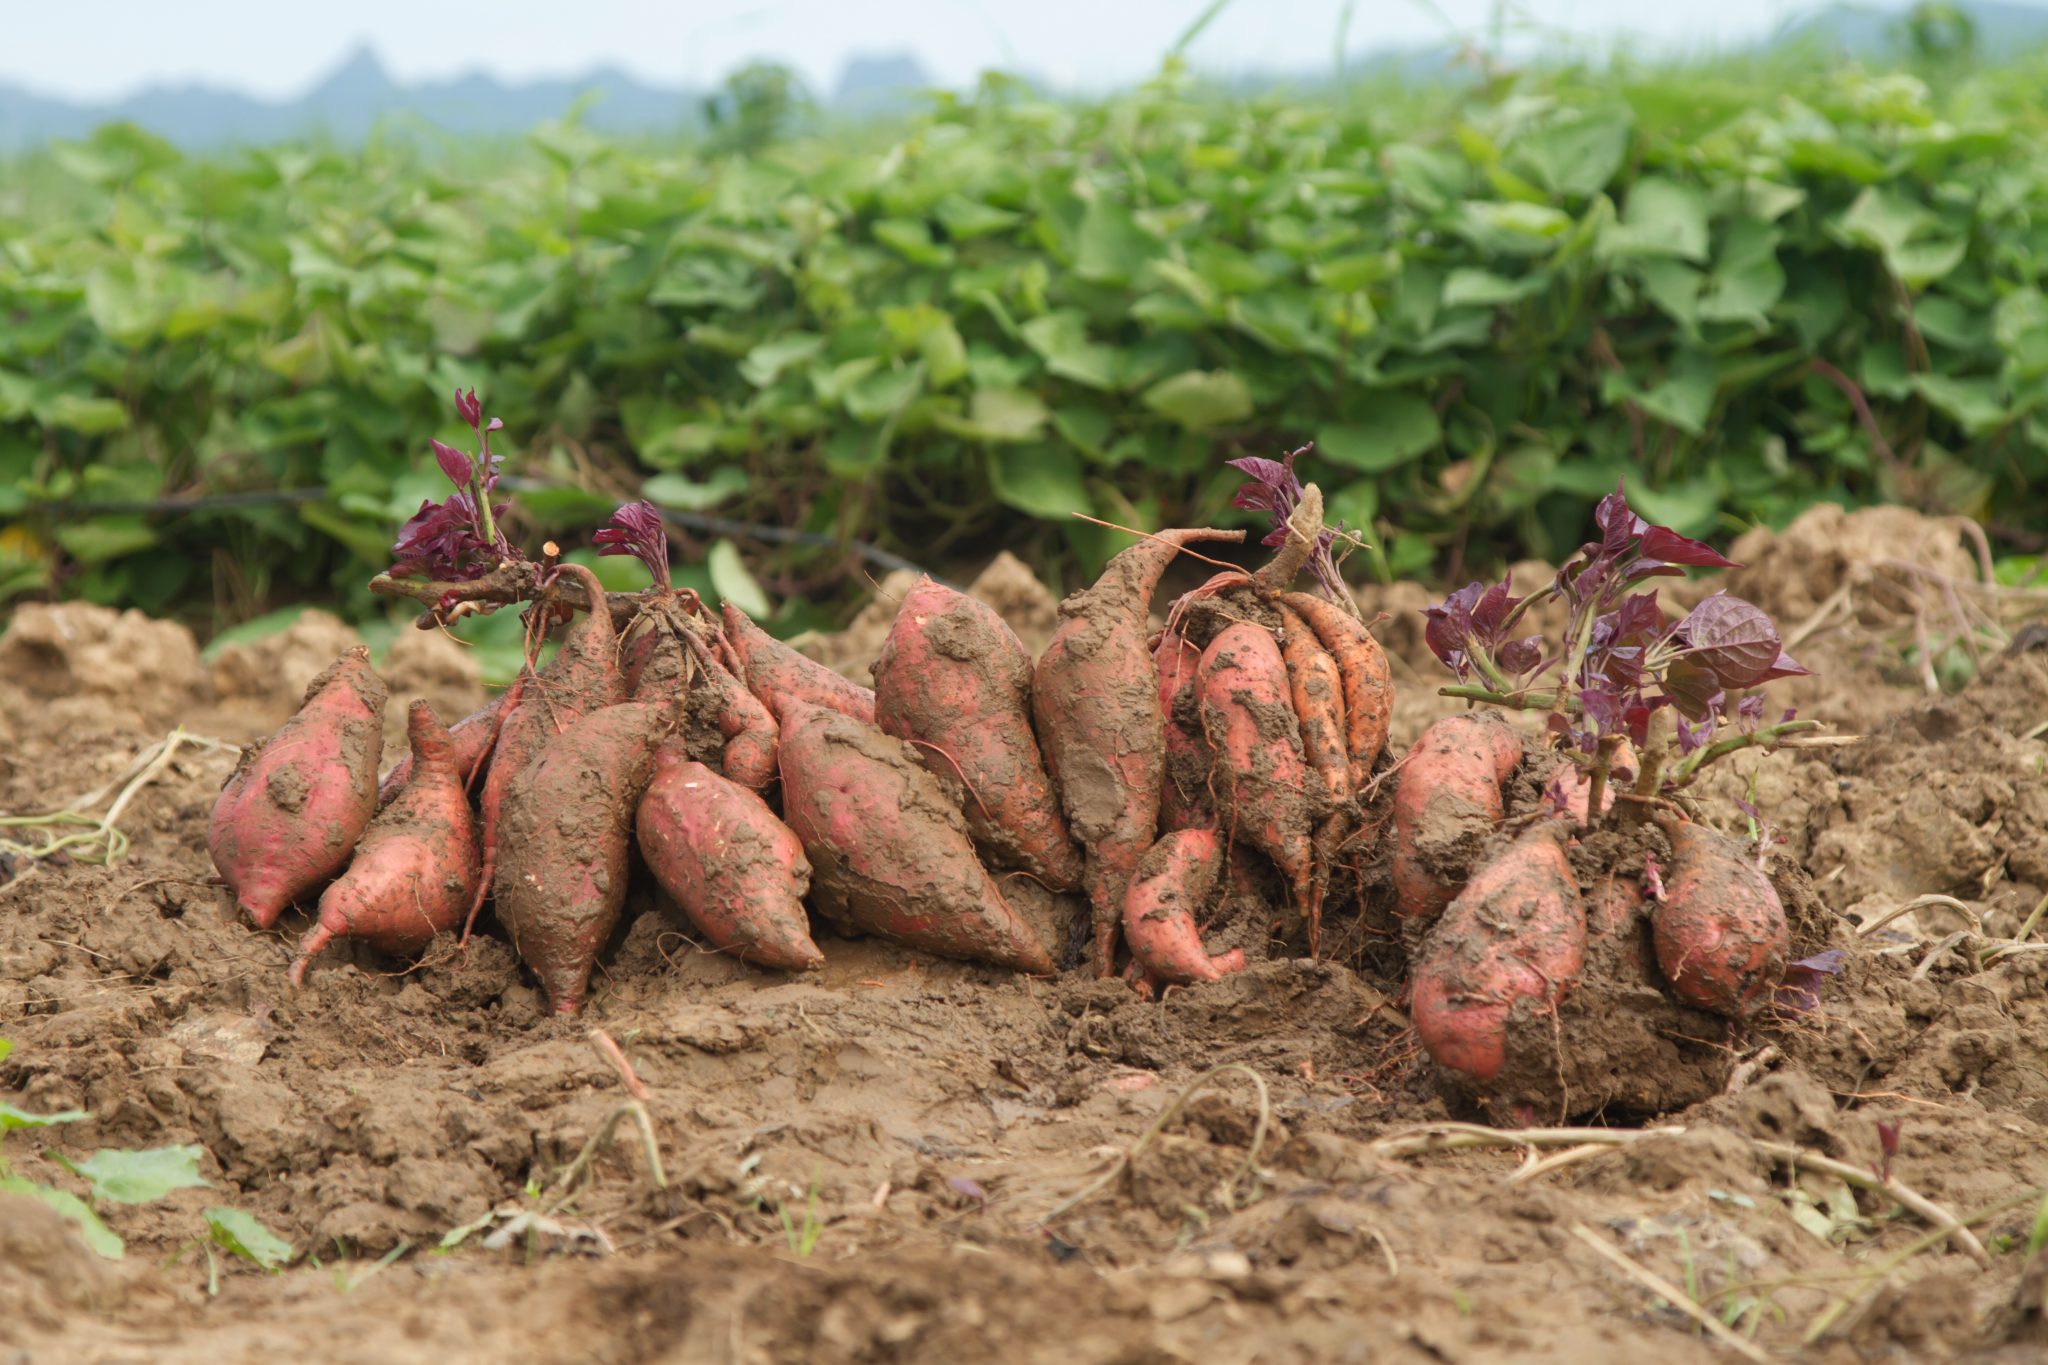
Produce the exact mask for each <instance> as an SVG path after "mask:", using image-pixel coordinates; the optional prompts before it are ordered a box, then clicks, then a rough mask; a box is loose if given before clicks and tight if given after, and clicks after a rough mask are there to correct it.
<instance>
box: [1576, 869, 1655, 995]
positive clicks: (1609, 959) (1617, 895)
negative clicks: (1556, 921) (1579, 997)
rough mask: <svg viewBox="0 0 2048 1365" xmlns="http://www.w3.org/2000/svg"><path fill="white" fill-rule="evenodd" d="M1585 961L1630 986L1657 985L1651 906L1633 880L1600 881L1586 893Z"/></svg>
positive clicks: (1620, 878)
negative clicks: (1651, 946)
mask: <svg viewBox="0 0 2048 1365" xmlns="http://www.w3.org/2000/svg"><path fill="white" fill-rule="evenodd" d="M1585 901H1586V961H1587V962H1588V963H1599V964H1601V965H1602V966H1603V967H1604V968H1605V969H1606V970H1607V971H1608V972H1609V973H1610V974H1612V975H1615V976H1618V977H1620V978H1621V979H1622V980H1624V981H1626V982H1628V983H1630V984H1637V983H1642V984H1650V983H1653V982H1655V981H1656V979H1657V976H1656V968H1655V965H1654V963H1655V955H1654V954H1653V953H1652V951H1651V948H1650V902H1649V900H1648V899H1647V898H1646V897H1644V895H1643V888H1642V886H1641V884H1640V883H1638V882H1637V881H1635V880H1634V879H1632V878H1628V877H1620V876H1614V875H1612V874H1610V875H1608V876H1604V877H1601V878H1600V879H1599V880H1598V881H1595V882H1594V883H1593V885H1592V886H1591V887H1589V888H1587V889H1586V891H1585Z"/></svg>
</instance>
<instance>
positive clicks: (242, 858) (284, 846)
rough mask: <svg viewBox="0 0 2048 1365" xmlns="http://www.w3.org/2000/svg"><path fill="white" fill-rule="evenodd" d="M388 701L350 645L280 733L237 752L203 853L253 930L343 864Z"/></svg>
mask: <svg viewBox="0 0 2048 1365" xmlns="http://www.w3.org/2000/svg"><path fill="white" fill-rule="evenodd" d="M387 696H388V692H387V690H386V688H385V686H384V680H383V679H382V678H379V677H378V676H377V675H376V674H375V673H374V672H372V671H371V669H370V651H369V650H367V649H365V648H363V647H362V646H360V645H358V646H356V647H355V648H354V649H351V650H349V651H348V652H347V653H346V654H344V655H342V656H341V658H339V659H337V660H335V662H334V663H333V664H332V665H330V666H329V667H328V668H327V669H326V670H325V671H323V672H322V673H321V674H320V676H319V677H317V678H315V679H313V681H312V682H311V683H309V684H308V685H307V687H306V696H305V700H304V701H302V702H300V704H299V709H298V713H297V714H296V715H294V716H293V717H292V718H291V719H290V720H288V721H286V722H285V723H284V725H283V727H282V728H280V729H279V730H278V732H277V733H276V734H274V735H272V736H271V737H270V738H269V739H268V740H267V741H265V742H263V743H261V744H256V745H251V746H250V747H249V748H247V749H244V750H243V751H242V757H241V761H240V762H238V763H237V764H236V765H235V771H234V773H233V774H232V775H231V776H230V777H229V778H228V780H227V783H226V784H225V785H224V786H223V787H222V788H221V792H220V797H219V799H218V800H217V801H215V802H214V806H213V820H212V823H211V824H210V825H209V826H208V828H207V831H206V847H207V850H208V851H209V852H211V853H212V854H213V864H214V866H215V867H217V868H219V869H220V875H221V879H222V880H223V881H224V882H225V883H226V884H227V887H228V889H229V890H230V891H232V892H233V893H234V896H235V904H236V905H237V906H239V907H240V908H241V910H242V912H243V913H244V914H246V915H248V916H249V918H250V919H251V920H253V921H255V923H256V926H257V927H258V928H261V929H268V928H269V927H270V926H271V925H273V924H275V923H276V922H277V917H278V916H279V915H280V914H282V913H283V911H284V908H285V906H287V905H289V904H291V903H292V902H293V901H295V900H297V899H298V898H299V897H301V896H303V895H305V894H306V893H307V892H308V891H311V890H313V888H315V887H317V886H319V885H320V884H321V883H322V882H325V881H326V880H327V879H328V878H330V877H332V876H334V875H335V874H336V873H337V872H340V871H341V870H342V868H344V867H346V866H347V865H348V860H349V855H350V854H351V853H353V852H354V851H355V846H356V841H357V840H359V839H360V838H362V835H363V831H364V830H365V829H366V828H368V826H369V823H370V817H371V816H372V815H374V814H375V813H376V810H377V764H378V762H379V760H380V759H381V758H382V757H383V752H384V702H385V700H386V698H387Z"/></svg>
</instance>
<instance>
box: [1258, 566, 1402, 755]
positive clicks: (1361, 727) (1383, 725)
mask: <svg viewBox="0 0 2048 1365" xmlns="http://www.w3.org/2000/svg"><path fill="white" fill-rule="evenodd" d="M1280 602H1281V604H1282V605H1283V606H1285V607H1286V608H1287V609H1288V610H1290V611H1292V612H1293V613H1294V614H1295V615H1297V616H1299V617H1300V618H1301V619H1302V620H1304V621H1306V622H1307V623H1308V627H1309V629H1310V630H1312V631H1314V632H1315V635H1316V639H1317V640H1318V641H1320V642H1321V643H1322V646H1323V648H1324V649H1327V650H1328V651H1330V656H1331V657H1332V658H1333V659H1335V660H1336V661H1337V671H1338V674H1339V676H1340V677H1342V679H1343V681H1344V748H1345V751H1346V752H1347V753H1348V754H1350V756H1351V790H1352V792H1353V793H1354V794H1356V793H1358V792H1362V791H1364V790H1365V786H1366V784H1367V783H1368V782H1370V781H1371V780H1372V770H1373V765H1374V764H1376V763H1377V762H1379V757H1380V753H1381V751H1383V750H1384V749H1385V748H1386V747H1387V727H1388V726H1389V725H1390V724H1392V722H1393V716H1394V682H1393V675H1392V673H1390V672H1389V671H1388V669H1387V655H1386V651H1385V650H1383V649H1381V648H1380V642H1379V641H1378V640H1376V639H1374V638H1373V634H1372V632H1371V631H1370V630H1367V629H1366V627H1365V622H1363V621H1361V620H1359V619H1358V618H1357V617H1356V616H1353V615H1352V614H1351V613H1350V612H1348V611H1346V610H1344V609H1343V608H1342V607H1340V606H1338V605H1337V604H1336V603H1334V602H1331V601H1330V600H1328V599H1327V598H1322V597H1317V596H1315V595H1314V594H1312V593H1305V592H1289V593H1282V594H1281V595H1280Z"/></svg>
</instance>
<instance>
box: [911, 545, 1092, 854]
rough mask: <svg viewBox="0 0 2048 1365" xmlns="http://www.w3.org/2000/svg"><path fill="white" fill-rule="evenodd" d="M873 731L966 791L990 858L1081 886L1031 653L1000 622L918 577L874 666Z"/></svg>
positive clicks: (969, 814) (967, 809) (964, 805)
mask: <svg viewBox="0 0 2048 1365" xmlns="http://www.w3.org/2000/svg"><path fill="white" fill-rule="evenodd" d="M875 723H876V724H877V725H878V726H879V727H880V728H881V730H882V733H883V734H886V735H893V736H895V737H896V738H897V739H900V740H903V741H905V742H906V743H908V744H910V745H911V747H912V748H914V749H915V750H916V751H917V756H918V757H919V759H921V760H922V761H923V763H924V765H925V767H927V768H929V769H931V772H932V775H933V776H935V777H937V778H938V779H939V785H940V786H942V787H946V788H948V789H949V790H954V791H957V792H958V793H959V798H958V799H959V804H960V813H961V814H962V815H963V816H965V817H966V820H967V832H968V834H969V835H970V836H972V838H973V839H974V843H975V846H976V847H977V848H979V849H981V851H982V852H983V853H984V854H986V855H987V856H988V858H989V859H990V861H992V862H995V863H997V864H999V865H1001V866H1003V867H1015V868H1021V869H1022V870H1024V871H1026V872H1028V873H1030V874H1031V875H1032V876H1034V877H1036V878H1037V879H1038V880H1039V881H1041V882H1043V883H1044V884H1045V885H1046V886H1047V887H1048V888H1049V889H1051V890H1053V891H1071V890H1073V889H1074V888H1076V887H1078V886H1080V885H1081V874H1082V864H1081V851H1080V850H1079V849H1078V848H1076V847H1075V846H1074V841H1073V838H1072V837H1071V836H1070V835H1069V834H1068V833H1067V822H1066V817H1065V816H1063V815H1062V814H1061V813H1060V803H1059V797H1058V796H1057V795H1056V794H1055V793H1054V792H1053V789H1052V779H1051V778H1050V777H1048V776H1047V775H1046V771H1045V759H1044V757H1043V756H1042V755H1041V754H1040V753H1039V749H1038V740H1037V738H1036V737H1035V736H1034V735H1033V734H1032V732H1031V655H1030V653H1029V652H1028V651H1027V650H1026V649H1025V648H1024V643H1023V641H1021V640H1019V639H1018V638H1017V636H1016V634H1015V633H1014V632H1012V631H1011V629H1010V628H1009V627H1008V626H1007V625H1005V624H1003V618H1002V617H1000V616H998V615H996V614H995V612H994V611H993V610H991V609H990V608H989V607H987V606H986V605H984V604H983V603H980V602H977V601H975V600H974V599H973V598H971V597H969V596H967V595H966V594H965V593H960V592H955V591H954V590H953V589H951V588H948V587H944V586H942V585H940V584H938V583H934V582H933V581H932V580H931V579H930V578H925V579H922V580H920V581H919V582H918V584H917V586H916V587H914V588H912V589H911V590H910V592H909V594H908V595H906V596H905V597H904V599H903V605H902V607H901V609H900V610H898V611H897V613H896V623H895V625H894V626H893V627H891V628H890V631H889V637H888V639H887V640H885V641H883V643H882V652H881V655H880V657H879V658H877V659H876V660H875Z"/></svg>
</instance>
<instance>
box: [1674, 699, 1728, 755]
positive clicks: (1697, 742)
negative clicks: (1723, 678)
mask: <svg viewBox="0 0 2048 1365" xmlns="http://www.w3.org/2000/svg"><path fill="white" fill-rule="evenodd" d="M1717 695H1718V694H1717ZM1672 724H1674V725H1676V726H1677V727H1678V752H1679V753H1681V754H1689V753H1691V752H1692V751H1693V750H1695V749H1697V748H1699V747H1700V746H1701V745H1702V744H1705V743H1706V742H1707V741H1708V740H1710V739H1712V738H1713V737H1714V718H1713V717H1712V716H1711V715H1709V716H1708V717H1707V718H1706V719H1705V720H1703V721H1701V722H1700V723H1699V724H1697V725H1688V724H1687V723H1686V720H1685V717H1684V716H1683V715H1680V716H1675V717H1673V718H1672Z"/></svg>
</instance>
